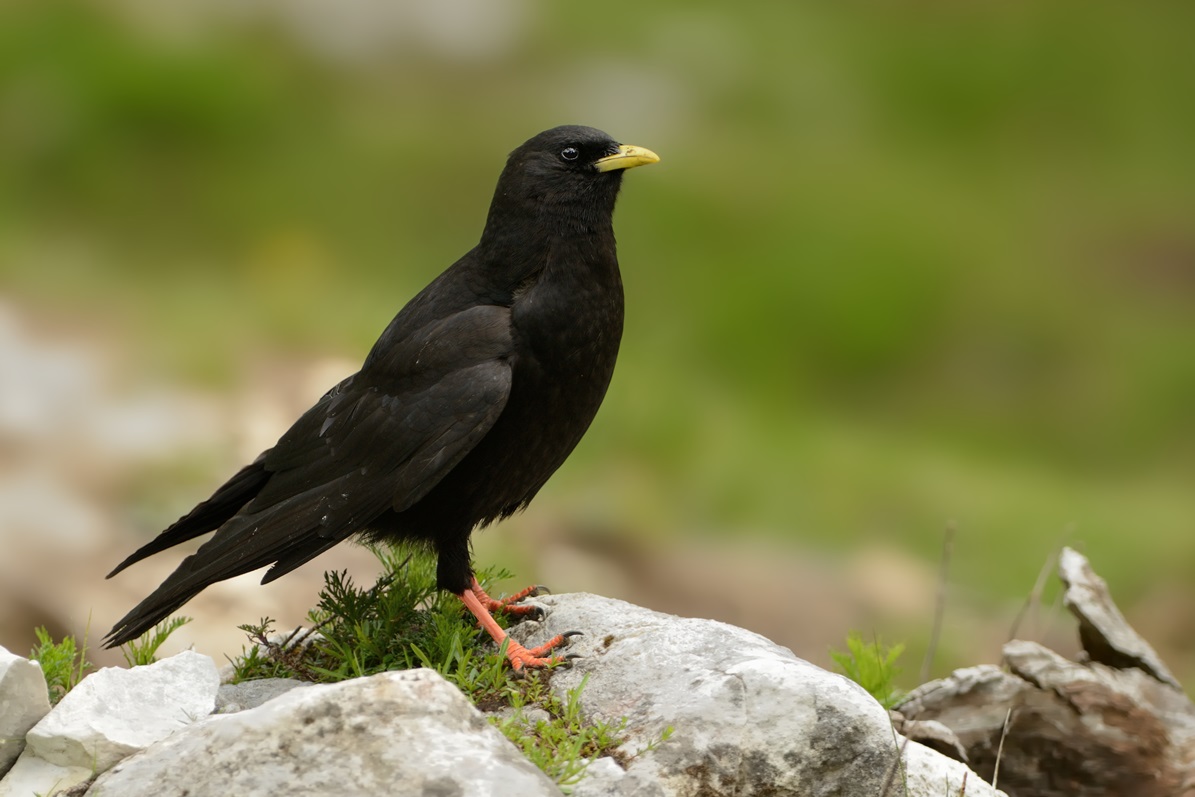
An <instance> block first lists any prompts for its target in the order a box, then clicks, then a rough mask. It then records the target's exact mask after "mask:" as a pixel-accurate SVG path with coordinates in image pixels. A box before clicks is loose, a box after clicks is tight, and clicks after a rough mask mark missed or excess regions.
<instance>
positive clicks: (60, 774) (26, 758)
mask: <svg viewBox="0 0 1195 797" xmlns="http://www.w3.org/2000/svg"><path fill="white" fill-rule="evenodd" d="M92 774H93V773H92V771H91V769H90V768H89V767H60V766H58V765H57V764H51V763H50V762H49V761H43V760H42V759H40V758H38V757H36V756H31V755H27V754H26V755H23V756H21V757H20V759H18V760H17V764H16V766H14V767H13V768H12V769H10V770H9V771H8V774H7V775H5V776H4V779H3V780H0V797H32V795H35V794H38V795H42V797H50V795H53V794H57V793H58V792H60V791H63V790H64V789H69V788H70V787H71V786H74V785H75V784H76V783H82V782H83V781H85V780H87V779H88V778H90V777H91V776H92Z"/></svg>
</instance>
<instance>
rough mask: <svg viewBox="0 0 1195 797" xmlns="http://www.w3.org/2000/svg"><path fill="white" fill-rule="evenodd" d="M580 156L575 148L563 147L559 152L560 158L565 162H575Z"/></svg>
mask: <svg viewBox="0 0 1195 797" xmlns="http://www.w3.org/2000/svg"><path fill="white" fill-rule="evenodd" d="M580 156H581V152H580V151H579V150H578V149H577V148H576V147H565V148H564V149H562V150H560V157H561V158H562V159H564V160H566V161H575V160H576V159H577V158H579V157H580Z"/></svg>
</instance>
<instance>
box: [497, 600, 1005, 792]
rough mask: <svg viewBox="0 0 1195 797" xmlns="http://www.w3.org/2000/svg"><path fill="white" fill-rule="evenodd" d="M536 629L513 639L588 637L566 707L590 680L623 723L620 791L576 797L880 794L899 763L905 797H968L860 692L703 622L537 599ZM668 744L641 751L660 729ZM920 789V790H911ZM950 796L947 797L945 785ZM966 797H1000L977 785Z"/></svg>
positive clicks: (557, 679) (751, 638)
mask: <svg viewBox="0 0 1195 797" xmlns="http://www.w3.org/2000/svg"><path fill="white" fill-rule="evenodd" d="M540 603H542V604H543V605H544V606H545V607H546V608H547V609H548V615H547V618H546V619H545V620H544V621H543V622H542V623H524V624H522V625H521V626H519V627H518V628H517V629H516V633H517V634H519V635H520V636H522V637H524V640H523V641H525V642H529V643H530V644H536V643H537V642H542V641H544V639H546V638H547V637H548V636H551V635H554V634H557V633H561V632H563V631H567V630H570V629H584V630H585V632H586V636H583V637H580V638H579V640H578V641H577V642H575V643H574V644H573V646H572V648H571V650H570V652H572V653H578V654H580V655H581V656H582V658H580V659H578V660H577V661H575V662H574V666H573V667H572V669H570V670H561V671H558V672H557V673H556V674H555V675H554V677H553V679H552V689H553V690H554V691H556V692H557V694H559V695H561V696H563V695H564V694H565V693H566V692H567V691H568V690H569V689H574V688H576V687H578V686H579V685H580V684H581V681H582V680H583V679H585V678H586V677H587V676H588V681H587V683H586V686H585V689H584V691H583V692H582V694H581V705H582V709H583V711H584V712H585V713H586V715H587V716H592V717H596V718H599V719H603V720H611V721H617V720H619V719H621V718H622V717H626V718H627V719H628V725H627V730H626V733H627V735H628V737H629V738H628V741H627V742H626V743H625V745H624V746H623V747H622V749H621V751H620V752H621V753H622V754H623V755H625V756H627V757H630V764H629V766H628V767H627V770H626V773H625V775H624V776H623V777H621V778H612V777H603V785H601V787H600V788H599V787H598V786H597V785H591V786H589V787H586V786H585V784H584V783H583V784H582V787H581V790H580V791H578V793H579V794H583V795H585V797H591V795H592V797H597V796H598V795H627V796H628V797H629V795H660V796H661V797H671V795H695V794H700V795H703V797H705V796H708V797H717V796H718V795H736V797H751V796H752V795H759V796H760V797H762V795H768V796H769V797H780V796H781V795H794V796H795V795H808V794H818V795H826V797H830V796H831V795H843V796H844V797H845V796H846V795H859V794H877V795H878V794H881V793H883V789H884V786H885V783H887V782H889V779H890V777H892V776H890V774H889V773H890V772H892V771H893V769H894V768H895V767H897V766H898V760H901V758H902V757H901V753H902V750H903V752H904V756H903V762H904V767H905V768H906V770H907V775H904V776H901V775H896V777H900V778H902V779H904V778H907V781H908V782H909V784H910V790H909V792H908V795H909V797H922V796H924V797H931V796H932V797H939V796H940V795H942V794H946V793H949V794H951V795H960V794H964V792H963V791H961V788H962V779H963V775H964V773H966V772H967V769H966V767H965V766H963V765H962V764H959V763H957V762H953V761H950V760H949V759H947V758H945V757H944V756H941V755H940V754H939V753H937V752H934V751H932V750H929V749H928V748H923V747H922V746H921V745H919V744H917V743H915V742H909V743H907V744H906V743H905V742H904V740H903V739H901V738H900V737H898V736H897V735H896V734H895V732H894V731H893V729H892V724H891V722H890V721H889V718H888V713H887V712H886V711H885V710H884V709H883V708H882V707H881V706H880V704H879V703H877V702H876V701H875V700H874V699H872V697H871V696H870V695H868V694H867V693H866V692H865V691H863V689H861V688H860V687H859V686H858V685H856V684H854V683H852V682H851V681H849V680H847V679H846V678H844V677H842V676H840V675H835V674H832V673H829V672H826V671H824V670H822V669H820V668H818V667H815V666H813V665H812V664H809V663H808V662H805V661H803V660H801V659H798V658H797V657H796V656H794V655H793V654H792V652H791V651H789V650H788V649H787V648H783V647H781V646H779V645H776V644H774V643H772V642H770V641H768V640H767V639H764V638H763V637H761V636H759V635H757V634H753V633H751V632H749V631H745V630H743V629H741V628H735V627H734V626H729V625H726V624H724V623H719V622H714V621H710V620H691V619H683V618H677V617H671V616H668V615H663V614H658V613H656V612H652V611H649V610H647V609H643V608H640V607H637V606H633V605H630V604H627V603H623V602H621V601H615V600H610V599H608V598H602V597H599V596H596V595H583V594H577V595H556V596H547V597H544V598H542V599H540ZM668 727H672V728H673V735H672V737H671V738H670V739H669V740H668V741H666V742H664V743H663V744H660V745H659V746H657V747H656V748H655V749H654V750H650V751H648V750H646V747H647V746H648V744H649V743H651V742H652V741H653V740H658V739H659V737H660V734H661V733H662V732H663V731H664V729H665V728H668ZM922 782H924V783H926V784H929V785H927V786H926V787H925V788H924V789H922V790H920V791H918V790H915V789H914V788H913V787H912V785H913V784H914V783H922ZM947 783H949V784H950V788H949V790H944V789H946V786H945V784H947ZM965 794H966V795H968V796H970V797H990V796H991V795H996V794H999V792H997V791H995V790H994V789H992V788H991V786H989V785H987V784H986V783H984V782H983V781H982V780H981V779H980V778H979V777H978V776H977V775H975V774H974V773H971V774H970V776H969V777H968V780H967V784H966V791H965Z"/></svg>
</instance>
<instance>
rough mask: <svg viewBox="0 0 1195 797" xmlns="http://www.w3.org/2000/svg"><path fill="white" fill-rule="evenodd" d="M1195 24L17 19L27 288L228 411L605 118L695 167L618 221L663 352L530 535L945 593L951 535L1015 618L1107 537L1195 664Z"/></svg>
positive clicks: (596, 432)
mask: <svg viewBox="0 0 1195 797" xmlns="http://www.w3.org/2000/svg"><path fill="white" fill-rule="evenodd" d="M1193 30H1195V5H1192V4H1189V3H1166V2H1142V3H1131V4H1129V3H1122V2H1113V1H1112V0H1083V2H1079V1H1078V0H1059V1H1058V2H1052V3H1039V2H1030V1H1029V0H1012V1H1011V2H1003V3H965V4H959V3H946V2H933V1H932V0H931V1H929V2H924V1H923V2H903V3H899V2H898V3H893V2H871V1H868V0H860V1H859V2H839V3H822V4H813V3H774V2H742V3H737V4H733V5H728V4H721V3H693V2H679V1H676V2H659V3H650V4H637V5H635V6H630V7H618V6H605V7H603V6H594V5H592V4H589V5H578V4H565V3H550V2H547V1H546V0H453V1H452V2H432V0H427V2H417V3H406V2H385V0H353V1H352V2H337V3H318V2H304V3H288V2H284V1H283V0H247V1H246V2H231V1H226V0H188V2H179V3H156V2H152V0H127V1H125V2H118V1H117V0H112V1H111V2H73V3H64V2H37V1H36V0H26V1H24V2H22V1H21V0H16V1H13V0H10V2H7V3H4V4H2V5H0V280H2V281H0V290H2V291H3V294H4V295H5V296H7V297H9V298H10V299H13V300H15V301H16V302H17V303H18V304H19V305H20V306H22V307H24V308H27V309H28V310H29V311H30V312H33V313H35V314H37V313H40V314H45V315H47V316H49V317H55V318H59V319H62V318H69V319H70V320H71V323H72V324H75V325H79V326H83V327H86V326H88V325H91V326H93V327H94V328H96V329H102V330H105V334H108V335H111V336H114V339H116V340H118V341H120V345H122V346H124V347H127V349H128V350H129V352H130V357H131V359H132V360H133V361H135V362H137V363H140V365H141V367H143V368H144V370H145V372H146V373H149V374H152V375H153V376H154V378H156V379H160V380H164V381H170V382H174V383H179V384H184V385H194V386H196V387H197V388H202V389H205V390H210V389H215V390H224V389H232V388H233V387H234V386H235V385H236V384H238V382H239V381H240V380H243V379H244V377H245V372H246V369H249V368H252V367H254V366H255V364H256V363H258V362H260V361H261V360H262V358H267V359H268V358H271V357H277V358H283V359H286V358H289V359H295V358H311V357H317V356H330V355H335V356H343V357H346V358H350V359H355V360H359V359H360V358H361V357H362V356H363V355H364V353H365V352H366V351H367V349H368V347H369V346H370V344H371V343H372V342H373V340H374V338H375V337H376V335H377V334H378V333H379V331H380V330H381V329H382V328H383V327H384V326H385V324H386V323H387V322H388V320H389V319H390V317H391V316H392V315H393V313H395V312H396V311H397V310H398V309H399V308H400V307H401V306H402V304H403V303H404V302H405V301H406V300H407V299H408V298H410V296H411V295H413V294H414V292H415V291H417V290H418V289H419V288H421V287H422V286H423V285H424V284H426V282H427V281H428V280H430V279H431V278H432V277H433V276H435V274H437V273H438V272H439V271H440V270H441V269H442V268H444V267H445V266H447V265H448V264H450V263H451V262H452V261H453V260H454V259H455V258H456V257H458V256H459V255H460V254H462V253H463V252H464V251H465V250H466V249H467V248H469V247H470V246H472V244H473V243H474V242H475V241H476V239H477V237H478V235H479V233H480V230H481V225H482V222H483V220H484V214H485V211H486V208H487V206H488V202H489V199H490V194H491V192H492V190H493V183H494V180H495V178H496V176H497V173H498V171H499V170H500V168H501V165H502V162H503V159H504V157H505V155H506V153H507V152H509V151H510V150H511V149H513V148H514V147H515V146H516V145H517V144H519V143H520V142H521V141H523V140H524V139H526V138H528V137H529V136H531V135H532V134H534V133H536V132H538V131H539V130H541V129H544V128H546V127H550V126H553V125H556V124H561V123H581V124H590V125H594V126H596V127H600V128H602V129H605V130H607V131H608V132H610V133H611V134H612V135H613V136H614V137H615V138H618V139H620V140H622V141H624V142H628V143H634V144H639V145H643V146H647V147H650V148H651V149H653V150H655V151H656V152H658V153H659V154H660V155H661V157H662V162H661V163H660V164H659V165H658V166H655V167H652V168H651V169H645V170H641V171H636V172H633V173H631V174H630V175H629V177H628V179H627V180H626V183H625V188H624V192H623V197H622V199H621V200H620V205H619V209H618V213H617V214H616V229H617V232H618V234H619V243H620V258H621V261H622V264H623V272H624V279H625V282H626V289H627V297H628V317H627V328H626V333H625V337H624V343H623V354H622V356H621V359H620V362H619V367H618V371H617V373H616V375H615V382H614V385H613V386H612V389H611V391H610V393H609V395H608V397H607V400H606V403H605V406H604V408H603V410H602V412H601V414H600V415H599V417H598V420H597V421H596V423H595V426H594V428H593V431H592V432H591V434H590V435H589V436H588V437H587V439H586V440H585V441H584V442H583V443H582V445H581V447H580V448H579V449H578V450H577V452H576V454H575V455H574V457H573V459H572V460H571V461H570V463H569V464H568V465H567V466H566V467H565V468H564V469H562V471H561V472H560V473H559V474H558V476H557V477H556V478H554V480H553V481H552V482H551V483H550V485H549V486H548V488H547V489H546V490H545V492H544V494H543V497H542V498H541V499H539V501H538V502H537V504H536V506H534V507H533V508H532V509H531V510H530V512H529V513H528V515H525V516H523V517H522V518H519V519H516V520H513V521H511V530H510V532H506V531H503V532H501V533H500V535H501V536H499V537H497V538H496V539H498V540H513V539H517V538H518V535H519V529H520V528H521V527H525V526H526V525H528V524H532V523H534V522H536V521H535V520H534V519H533V518H540V519H542V518H545V517H550V518H556V519H558V520H559V522H560V523H561V524H562V525H564V526H566V527H567V533H569V534H575V535H577V536H578V537H579V538H583V539H584V540H586V541H587V542H586V544H587V545H593V546H599V547H600V546H618V545H622V546H630V547H633V548H634V549H635V550H642V551H647V552H648V553H649V554H650V555H649V556H647V558H648V559H649V560H650V559H663V558H667V557H668V556H670V555H671V554H670V553H669V551H671V550H674V546H675V547H676V548H675V549H676V550H680V549H682V548H687V547H691V546H697V545H706V544H709V545H713V546H716V545H718V544H719V541H733V542H732V543H730V544H733V545H738V544H743V545H746V544H748V543H749V544H756V543H759V544H762V545H767V546H773V547H772V548H769V550H779V551H783V552H786V554H787V555H791V556H792V560H793V561H794V562H798V561H808V560H809V557H811V556H812V557H815V559H816V561H819V562H821V561H826V562H831V563H832V562H835V561H838V559H839V558H840V557H849V556H850V555H852V554H851V552H853V551H857V550H858V549H860V547H864V546H874V545H882V546H883V547H884V550H896V551H900V552H903V553H905V554H907V555H909V556H911V557H914V558H916V559H920V560H923V561H925V562H926V563H927V571H928V572H929V573H930V575H931V577H932V574H933V568H934V567H936V564H935V563H936V561H937V558H938V556H939V550H940V548H941V544H942V535H943V529H944V528H945V526H946V524H947V522H948V521H950V520H953V521H954V522H956V523H957V527H958V536H957V538H956V540H955V545H954V555H953V558H952V561H951V572H952V585H953V589H954V590H955V594H956V595H957V596H959V597H958V598H957V600H959V601H963V602H967V603H968V604H972V605H974V606H976V607H979V608H978V610H977V611H978V612H979V616H983V617H986V618H988V619H989V620H990V621H991V622H993V623H995V624H996V625H997V626H999V628H1000V629H1001V632H1003V631H1004V630H1005V629H1006V628H1007V625H1008V622H1009V620H1010V618H1011V616H1012V614H1013V612H1014V611H1015V607H1016V605H1017V604H1018V603H1019V602H1020V601H1021V600H1023V599H1024V597H1025V595H1027V594H1028V592H1029V590H1030V588H1031V587H1032V585H1033V583H1034V580H1035V578H1036V577H1037V574H1038V571H1039V569H1040V568H1041V567H1042V565H1043V562H1044V561H1045V560H1046V558H1047V557H1048V556H1049V554H1050V553H1051V551H1053V550H1055V549H1056V548H1057V546H1058V545H1059V543H1060V541H1062V540H1064V539H1065V540H1068V541H1069V542H1070V543H1071V544H1074V545H1077V546H1079V547H1081V548H1082V549H1083V550H1084V551H1085V552H1086V553H1087V554H1088V555H1090V556H1091V557H1092V559H1093V561H1094V563H1095V566H1096V568H1097V569H1098V570H1099V571H1100V572H1101V573H1102V574H1103V575H1104V576H1105V577H1106V578H1107V579H1108V580H1109V581H1110V582H1111V585H1112V587H1113V590H1114V594H1115V595H1116V596H1117V597H1118V599H1119V600H1120V602H1121V604H1122V605H1123V606H1125V607H1129V608H1130V609H1131V607H1134V606H1140V607H1147V608H1142V609H1138V610H1137V612H1136V614H1134V613H1133V612H1132V611H1130V616H1131V617H1132V618H1133V619H1134V620H1135V621H1138V622H1139V624H1140V625H1143V626H1146V625H1149V623H1148V620H1149V618H1150V617H1153V618H1154V619H1157V615H1158V614H1166V613H1173V614H1174V615H1175V616H1177V617H1179V618H1180V620H1179V621H1175V622H1171V623H1160V624H1157V623H1155V625H1158V628H1157V629H1155V634H1156V635H1161V636H1162V638H1161V639H1158V638H1156V637H1155V638H1154V639H1153V641H1154V642H1155V643H1157V644H1159V645H1160V646H1161V647H1163V648H1164V649H1165V650H1166V651H1167V652H1168V654H1169V656H1171V657H1172V659H1177V661H1176V662H1175V663H1176V664H1178V665H1179V666H1178V669H1180V670H1182V671H1183V672H1186V673H1192V672H1195V642H1192V640H1195V633H1193V631H1195V612H1193V611H1192V609H1193V608H1195V589H1193V588H1192V587H1191V586H1190V585H1191V584H1192V580H1193V577H1195V533H1193V532H1195V490H1193V485H1195V356H1193V352H1195V47H1192V46H1191V32H1192V31H1193ZM227 464H228V463H220V470H219V472H217V470H216V469H215V468H213V469H212V471H211V472H205V473H203V474H198V475H195V474H192V475H191V476H190V477H189V478H191V482H189V484H188V489H189V490H190V492H187V493H186V494H185V495H184V497H182V498H180V499H178V500H179V501H180V502H182V503H186V504H187V506H189V504H190V503H191V502H193V500H195V499H198V498H201V497H203V496H204V495H206V493H205V492H203V491H204V490H206V489H207V488H209V487H211V486H213V484H214V482H215V481H216V480H217V479H219V477H220V476H223V475H225V474H224V470H225V469H226V468H227ZM200 493H203V494H202V495H201V494H200ZM182 503H180V504H178V505H175V504H171V505H170V506H168V507H165V508H163V509H162V510H161V513H160V515H161V516H160V517H157V516H155V517H153V518H151V519H150V520H149V521H147V522H146V527H145V529H144V533H145V534H149V533H153V532H155V531H156V530H157V528H160V526H155V524H156V523H157V522H158V521H169V520H170V519H171V518H173V517H174V516H176V515H177V513H178V512H181V511H183V510H185V509H186V508H187V506H183V505H182ZM483 536H484V535H483ZM484 544H485V543H484V542H479V545H482V546H484ZM492 548H499V549H501V548H503V546H501V545H495V546H492ZM483 552H484V554H485V555H486V556H487V557H491V558H493V557H499V558H501V557H502V556H503V554H502V552H501V550H491V549H490V548H479V554H481V553H483ZM512 555H513V554H512ZM516 559H517V556H516ZM513 564H514V566H515V568H516V569H518V570H520V576H533V577H536V578H540V579H543V580H546V581H548V582H549V583H554V582H553V578H552V575H551V574H538V573H527V572H526V567H525V566H520V563H519V562H518V561H515V562H514V563H513ZM645 577H646V578H650V571H649V574H648V575H647V576H645ZM797 577H798V576H797V575H795V574H794V578H797ZM557 587H558V588H568V584H559V583H558V584H557ZM743 588H745V589H750V588H752V585H750V584H746V585H743ZM928 588H929V589H931V590H932V584H930V585H928ZM1159 596H1163V597H1159ZM658 608H665V607H662V606H661V607H658ZM667 608H669V609H670V610H671V609H673V608H674V607H667ZM807 610H808V612H810V613H817V612H818V611H821V610H820V609H819V608H818V607H817V606H816V605H811V606H809V607H807ZM947 611H948V614H949V613H950V611H951V608H949V607H948V609H947ZM255 617H256V615H253V616H252V617H250V616H249V615H246V618H247V619H254V618H255ZM931 619H932V618H931V617H930V616H929V615H928V614H925V615H923V616H920V617H918V618H915V621H914V622H911V623H906V624H904V625H897V626H895V627H888V626H886V625H882V626H879V628H878V630H879V631H880V632H881V633H882V634H883V635H884V636H885V637H886V638H897V639H902V638H903V639H908V640H911V641H912V642H913V643H914V645H913V646H914V648H915V645H916V641H917V640H918V639H922V638H924V636H926V635H927V634H928V628H929V625H930V622H931ZM736 620H737V621H739V622H741V623H742V624H744V625H747V626H748V627H752V623H751V621H750V618H749V617H738V618H736ZM97 622H98V621H97ZM869 630H870V629H869ZM1143 630H1146V629H1145V628H1143ZM846 631H847V629H846V628H843V629H841V630H840V631H835V632H834V634H833V635H834V637H835V638H842V637H845V634H846ZM783 641H785V642H786V644H790V645H793V646H794V648H796V649H798V652H802V653H805V654H806V655H812V654H813V653H814V652H813V651H804V650H801V649H800V646H799V642H800V640H783ZM960 646H962V643H959V644H956V645H955V647H956V648H958V647H960ZM964 647H965V646H964ZM995 653H996V651H991V650H984V651H982V652H979V651H970V650H966V649H954V650H951V643H950V641H949V640H947V642H946V654H945V655H946V661H949V662H953V663H955V664H969V663H976V662H977V661H978V660H981V659H982V660H993V659H994V656H995ZM913 669H915V666H914V667H913Z"/></svg>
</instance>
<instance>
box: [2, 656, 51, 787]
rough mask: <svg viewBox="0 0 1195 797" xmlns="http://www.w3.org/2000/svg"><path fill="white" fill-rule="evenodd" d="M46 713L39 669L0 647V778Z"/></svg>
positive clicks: (47, 700) (43, 682) (46, 698)
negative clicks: (26, 735) (27, 735)
mask: <svg viewBox="0 0 1195 797" xmlns="http://www.w3.org/2000/svg"><path fill="white" fill-rule="evenodd" d="M49 711H50V696H49V694H48V693H47V692H46V677H45V675H44V674H43V673H42V671H41V667H40V666H38V664H37V662H34V661H30V660H29V659H24V658H21V657H20V656H17V655H16V654H14V653H9V652H8V651H7V650H5V649H4V648H3V647H0V777H3V776H4V773H5V772H7V771H8V770H9V769H11V768H12V765H13V763H14V762H16V760H17V756H19V755H20V754H21V751H22V750H24V749H25V734H26V733H28V732H29V729H30V728H32V727H33V726H34V725H35V724H37V721H38V720H40V719H41V718H42V717H44V716H45V715H46V714H47V713H48V712H49Z"/></svg>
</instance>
